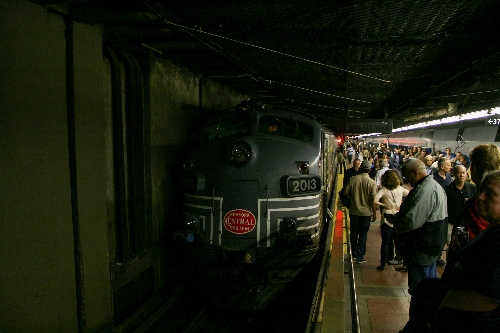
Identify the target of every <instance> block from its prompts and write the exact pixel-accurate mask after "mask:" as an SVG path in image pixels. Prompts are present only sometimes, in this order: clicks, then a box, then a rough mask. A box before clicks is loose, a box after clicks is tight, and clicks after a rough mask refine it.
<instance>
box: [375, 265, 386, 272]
mask: <svg viewBox="0 0 500 333" xmlns="http://www.w3.org/2000/svg"><path fill="white" fill-rule="evenodd" d="M384 269H385V266H382V265H380V266H377V270H379V271H383V270H384Z"/></svg>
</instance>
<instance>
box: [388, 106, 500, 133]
mask: <svg viewBox="0 0 500 333" xmlns="http://www.w3.org/2000/svg"><path fill="white" fill-rule="evenodd" d="M490 114H500V107H496V108H493V109H491V108H490V109H487V110H481V111H474V112H469V113H464V114H461V115H459V116H451V117H446V118H442V119H437V120H432V121H427V122H423V123H418V124H413V125H409V126H403V127H399V128H395V129H393V130H392V132H393V133H394V132H403V131H408V130H412V129H416V128H423V127H428V126H438V125H441V124H451V123H456V122H459V121H462V120H472V119H478V118H482V117H485V116H487V115H490Z"/></svg>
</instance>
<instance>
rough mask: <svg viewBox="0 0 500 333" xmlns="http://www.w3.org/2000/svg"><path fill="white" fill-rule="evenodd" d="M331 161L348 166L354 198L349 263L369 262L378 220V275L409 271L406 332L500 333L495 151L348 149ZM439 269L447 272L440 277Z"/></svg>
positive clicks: (499, 158)
mask: <svg viewBox="0 0 500 333" xmlns="http://www.w3.org/2000/svg"><path fill="white" fill-rule="evenodd" d="M337 155H342V156H343V157H345V158H346V159H347V160H348V162H349V163H352V167H351V168H349V169H347V170H346V169H345V164H344V166H343V168H344V182H343V189H342V191H341V192H342V195H344V196H349V198H350V205H349V219H350V235H349V239H350V243H351V251H352V253H351V255H352V258H353V260H355V261H356V263H357V264H362V263H364V262H366V260H365V258H364V256H365V253H366V242H367V236H368V230H369V228H370V225H371V222H375V221H376V220H377V211H379V212H380V232H381V248H380V265H379V266H377V270H380V271H382V270H384V269H385V266H386V264H390V265H401V266H400V267H397V268H396V269H397V270H402V271H407V272H408V287H409V294H410V295H411V297H412V300H411V304H410V320H409V322H408V324H407V325H406V326H405V328H404V329H403V331H402V332H493V331H495V332H500V307H499V306H498V305H500V148H499V146H498V145H495V144H481V145H478V146H477V147H475V148H474V149H473V150H471V151H470V152H469V155H468V156H466V155H463V154H461V153H460V152H456V153H452V152H451V149H450V148H446V149H445V151H444V152H440V151H435V152H429V151H428V150H427V149H423V148H421V147H413V148H411V149H405V148H403V147H393V149H388V148H387V146H386V145H384V144H382V145H380V146H378V147H371V148H370V147H369V146H368V145H364V144H363V143H359V144H354V143H350V144H347V147H346V149H345V150H343V149H339V151H338V152H337ZM344 161H345V160H344ZM344 161H342V163H345V162H344ZM458 235H462V237H459V236H458ZM463 235H465V236H463ZM442 253H447V255H446V262H445V260H444V258H443V257H442ZM436 265H443V266H445V268H444V272H443V274H442V276H441V277H438V274H437V269H436ZM443 316H445V317H446V319H443V318H442V317H443Z"/></svg>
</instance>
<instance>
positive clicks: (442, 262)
mask: <svg viewBox="0 0 500 333" xmlns="http://www.w3.org/2000/svg"><path fill="white" fill-rule="evenodd" d="M436 264H438V265H441V266H446V262H445V261H444V260H443V258H441V257H439V258H438V260H436Z"/></svg>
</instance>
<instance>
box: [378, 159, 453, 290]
mask: <svg viewBox="0 0 500 333" xmlns="http://www.w3.org/2000/svg"><path fill="white" fill-rule="evenodd" d="M402 174H403V177H404V178H405V179H406V180H407V181H408V183H410V185H411V186H412V187H413V189H412V190H411V191H410V193H408V196H407V197H406V199H405V200H404V201H403V203H402V204H401V207H400V210H399V212H398V213H397V214H396V215H388V214H385V216H386V218H387V220H388V221H389V222H390V223H392V224H393V225H394V228H396V232H397V233H398V238H399V242H400V244H399V245H400V249H401V252H402V257H403V262H404V263H405V264H406V266H407V268H408V287H409V288H408V292H409V293H410V295H412V296H413V295H414V294H415V290H416V287H417V284H418V283H419V282H420V281H422V280H424V279H427V278H433V277H437V271H436V260H437V259H438V258H439V256H440V255H441V251H442V249H443V246H444V244H445V242H446V232H447V226H446V217H447V211H446V194H445V192H444V189H443V188H442V187H441V185H439V184H438V183H437V182H436V181H434V179H433V178H432V176H428V175H427V173H426V171H425V165H424V162H422V161H421V160H419V159H416V158H412V159H409V160H408V161H407V162H406V163H405V164H404V165H403V167H402Z"/></svg>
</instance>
